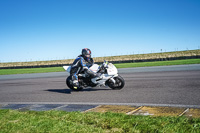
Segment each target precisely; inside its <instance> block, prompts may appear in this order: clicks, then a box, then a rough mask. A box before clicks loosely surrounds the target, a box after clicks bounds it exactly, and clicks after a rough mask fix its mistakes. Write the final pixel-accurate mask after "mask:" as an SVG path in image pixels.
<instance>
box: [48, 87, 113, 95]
mask: <svg viewBox="0 0 200 133" xmlns="http://www.w3.org/2000/svg"><path fill="white" fill-rule="evenodd" d="M108 90H111V89H103V88H102V89H96V88H95V89H94V88H86V89H82V90H81V91H74V90H71V89H48V90H45V91H49V92H57V93H64V94H71V92H87V91H88V92H90V91H108Z"/></svg>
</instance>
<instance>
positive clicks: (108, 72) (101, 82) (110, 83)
mask: <svg viewBox="0 0 200 133" xmlns="http://www.w3.org/2000/svg"><path fill="white" fill-rule="evenodd" d="M63 68H64V69H65V70H66V71H67V72H68V73H70V70H71V66H63ZM89 69H90V70H92V71H93V72H96V73H101V76H100V77H96V78H92V77H90V76H89V75H88V74H85V73H84V72H81V73H80V74H78V82H79V87H75V86H74V85H73V81H72V76H68V77H67V79H66V84H67V86H68V87H69V88H70V89H72V90H74V91H80V90H82V89H83V88H87V87H96V86H100V87H101V86H105V87H110V88H111V89H113V90H120V89H122V88H123V87H124V85H125V81H124V79H123V78H122V77H121V76H120V75H119V74H118V70H117V68H116V67H115V66H114V65H113V64H112V63H108V62H107V61H104V62H103V64H102V65H98V64H93V65H92V66H91V67H90V68H89ZM94 82H95V83H94Z"/></svg>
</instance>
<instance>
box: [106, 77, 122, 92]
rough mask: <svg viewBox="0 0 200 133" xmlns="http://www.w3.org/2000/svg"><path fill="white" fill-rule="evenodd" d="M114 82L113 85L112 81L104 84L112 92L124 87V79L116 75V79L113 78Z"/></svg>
mask: <svg viewBox="0 0 200 133" xmlns="http://www.w3.org/2000/svg"><path fill="white" fill-rule="evenodd" d="M113 79H114V80H115V84H114V83H113V82H112V81H110V80H109V81H107V82H106V84H107V85H108V86H109V87H110V88H111V89H113V90H120V89H122V88H123V87H124V85H125V81H124V79H123V78H122V77H121V76H120V75H118V76H117V77H114V78H113Z"/></svg>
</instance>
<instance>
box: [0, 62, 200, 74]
mask: <svg viewBox="0 0 200 133" xmlns="http://www.w3.org/2000/svg"><path fill="white" fill-rule="evenodd" d="M185 64H200V59H187V60H173V61H154V62H140V63H121V64H115V66H116V67H117V68H129V67H148V66H166V65H185ZM61 71H64V69H63V68H62V67H49V68H25V69H1V70H0V75H9V74H25V73H46V72H61Z"/></svg>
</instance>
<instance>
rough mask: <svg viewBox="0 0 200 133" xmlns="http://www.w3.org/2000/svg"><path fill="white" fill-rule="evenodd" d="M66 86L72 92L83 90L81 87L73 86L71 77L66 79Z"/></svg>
mask: <svg viewBox="0 0 200 133" xmlns="http://www.w3.org/2000/svg"><path fill="white" fill-rule="evenodd" d="M66 84H67V86H68V87H69V88H70V89H71V90H74V91H81V90H82V89H83V88H82V87H75V86H74V85H73V81H72V77H71V76H69V77H67V79H66Z"/></svg>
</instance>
